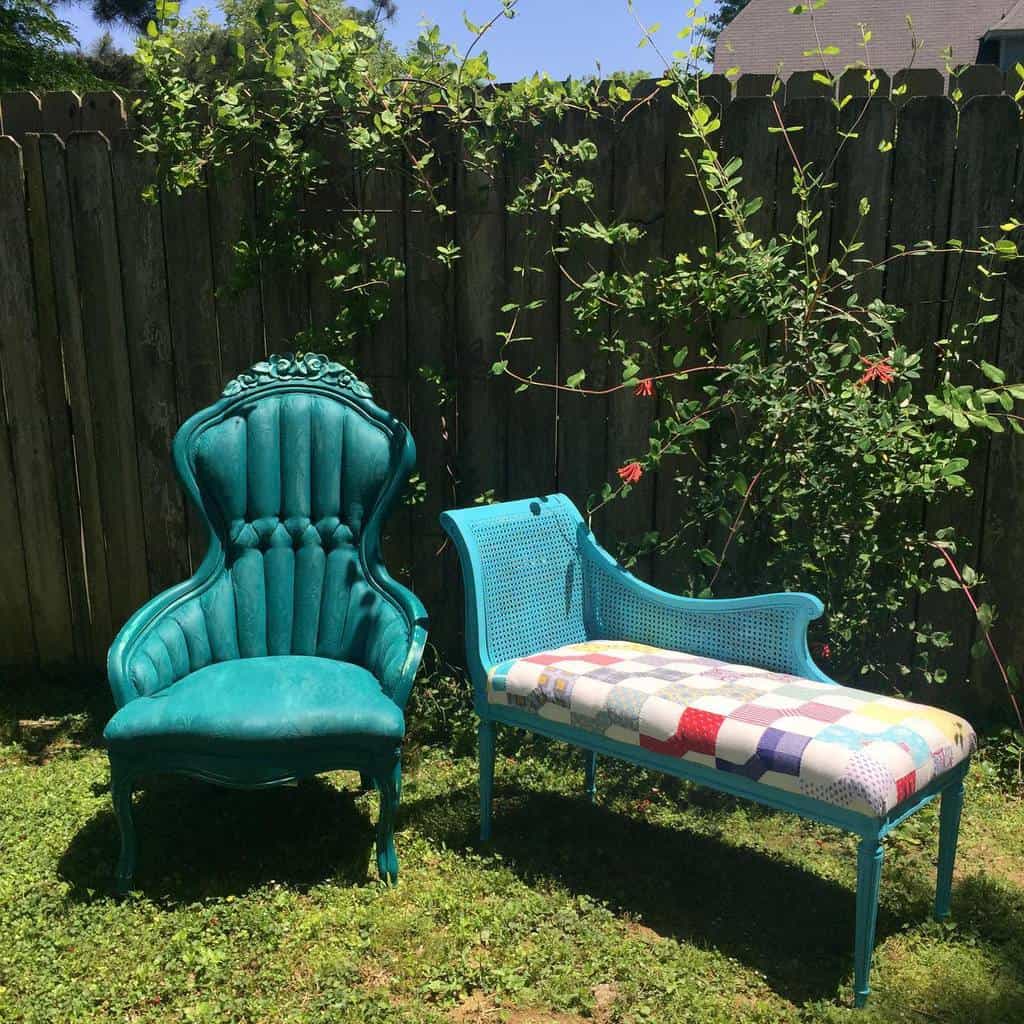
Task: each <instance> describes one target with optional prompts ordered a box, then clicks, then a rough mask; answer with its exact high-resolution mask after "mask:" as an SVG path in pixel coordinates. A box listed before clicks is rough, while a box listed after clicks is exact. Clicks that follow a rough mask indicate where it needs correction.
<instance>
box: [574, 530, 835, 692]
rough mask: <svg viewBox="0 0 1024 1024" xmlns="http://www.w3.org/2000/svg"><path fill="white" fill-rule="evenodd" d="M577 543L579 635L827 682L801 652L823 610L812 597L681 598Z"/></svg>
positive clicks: (591, 542) (589, 543)
mask: <svg viewBox="0 0 1024 1024" xmlns="http://www.w3.org/2000/svg"><path fill="white" fill-rule="evenodd" d="M579 544H580V551H581V554H582V556H583V559H584V563H585V565H586V567H587V569H586V576H587V585H586V588H585V598H586V601H585V615H586V618H587V629H588V632H589V633H591V634H592V635H593V636H595V637H601V638H603V639H609V640H631V641H633V642H635V643H645V644H650V645H651V646H652V647H664V648H667V649H671V650H680V651H687V652H688V653H691V654H700V655H704V656H705V657H711V658H717V659H719V660H722V661H727V662H733V663H735V664H741V665H755V666H757V667H760V668H767V669H770V670H772V671H775V672H787V673H791V674H792V675H797V676H801V677H803V678H806V679H814V680H817V681H819V682H829V683H830V682H833V681H834V680H832V679H830V678H829V677H828V676H826V675H825V674H824V673H823V672H822V671H821V669H819V668H818V666H817V665H816V664H815V663H814V659H813V658H812V657H811V654H810V651H809V650H808V647H807V626H808V623H810V622H811V621H812V620H814V619H816V618H818V617H819V616H820V615H821V614H822V612H823V611H824V606H823V605H822V603H821V601H820V600H819V599H818V598H816V597H814V596H813V595H811V594H803V593H779V594H760V595H757V596H754V597H738V598H694V597H681V596H679V595H678V594H670V593H667V592H666V591H663V590H658V589H657V588H656V587H652V586H650V585H649V584H647V583H644V582H643V581H642V580H639V579H637V577H635V576H634V575H633V574H632V573H630V572H627V571H626V570H625V569H624V568H622V566H620V565H619V564H618V563H617V562H616V561H615V559H614V558H612V556H611V555H610V554H608V552H607V551H605V550H604V549H603V548H602V547H601V546H600V545H599V544H598V543H597V541H596V540H595V539H594V536H593V534H591V533H590V531H589V530H583V529H581V530H580V537H579Z"/></svg>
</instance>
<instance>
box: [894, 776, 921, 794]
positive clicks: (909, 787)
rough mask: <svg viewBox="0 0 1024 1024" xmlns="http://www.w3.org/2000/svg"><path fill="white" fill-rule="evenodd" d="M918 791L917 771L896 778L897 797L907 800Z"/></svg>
mask: <svg viewBox="0 0 1024 1024" xmlns="http://www.w3.org/2000/svg"><path fill="white" fill-rule="evenodd" d="M916 792H917V772H907V774H906V775H904V776H903V778H902V779H897V780H896V799H897V800H906V799H907V797H908V796H913V795H914V794H915V793H916Z"/></svg>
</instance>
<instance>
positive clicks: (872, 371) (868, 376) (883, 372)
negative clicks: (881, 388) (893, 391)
mask: <svg viewBox="0 0 1024 1024" xmlns="http://www.w3.org/2000/svg"><path fill="white" fill-rule="evenodd" d="M860 361H861V362H862V363H863V364H864V365H865V366H866V367H867V369H866V370H865V371H864V372H863V373H862V374H861V376H860V380H858V381H857V383H858V384H870V383H871V382H872V381H873V380H880V381H881V382H882V383H883V384H891V383H892V382H893V380H894V379H895V377H896V371H895V370H894V369H893V366H892V363H890V362H889V360H888V359H886V358H885V356H882V357H881V358H879V359H869V358H868V357H867V356H861V357H860Z"/></svg>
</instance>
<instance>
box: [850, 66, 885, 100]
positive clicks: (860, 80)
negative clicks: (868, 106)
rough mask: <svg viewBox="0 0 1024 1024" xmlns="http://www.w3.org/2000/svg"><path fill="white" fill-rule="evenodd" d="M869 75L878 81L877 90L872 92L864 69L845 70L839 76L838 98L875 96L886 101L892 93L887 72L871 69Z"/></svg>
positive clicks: (880, 69)
mask: <svg viewBox="0 0 1024 1024" xmlns="http://www.w3.org/2000/svg"><path fill="white" fill-rule="evenodd" d="M871 73H872V74H873V75H874V76H875V78H876V79H877V80H878V88H877V89H874V90H872V88H871V84H869V83H868V80H867V69H866V68H847V69H846V70H845V71H844V72H843V73H842V74H841V75H840V76H839V98H840V99H843V98H844V97H846V96H861V97H864V96H876V97H878V99H880V100H887V99H888V98H889V95H890V93H891V91H892V80H891V79H890V77H889V72H888V71H885V70H883V69H882V68H873V69H872V71H871Z"/></svg>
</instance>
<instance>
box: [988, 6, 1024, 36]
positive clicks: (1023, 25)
mask: <svg viewBox="0 0 1024 1024" xmlns="http://www.w3.org/2000/svg"><path fill="white" fill-rule="evenodd" d="M1010 32H1024V0H1017V3H1015V4H1014V5H1013V7H1012V8H1011V9H1010V10H1009V11H1008V12H1007V14H1006V16H1005V17H1004V18H1003V19H1002V20H1001V21H998V22H996V24H994V25H992V26H991V27H990V28H989V30H988V34H989V35H990V36H1001V35H1006V34H1008V33H1010Z"/></svg>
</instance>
